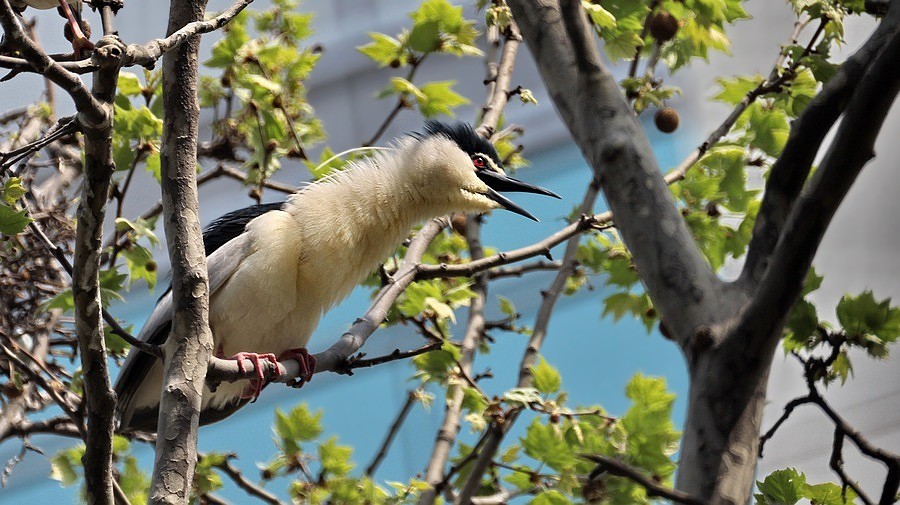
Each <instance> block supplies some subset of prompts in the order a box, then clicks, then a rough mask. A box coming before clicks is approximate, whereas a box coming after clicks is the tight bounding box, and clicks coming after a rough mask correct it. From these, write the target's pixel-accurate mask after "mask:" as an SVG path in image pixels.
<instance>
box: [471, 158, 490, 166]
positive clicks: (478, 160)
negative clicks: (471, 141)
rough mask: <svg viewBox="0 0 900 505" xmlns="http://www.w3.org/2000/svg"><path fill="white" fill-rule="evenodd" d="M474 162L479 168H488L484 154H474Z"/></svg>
mask: <svg viewBox="0 0 900 505" xmlns="http://www.w3.org/2000/svg"><path fill="white" fill-rule="evenodd" d="M472 164H473V165H475V168H478V169H484V168H487V162H486V161H485V160H484V156H472Z"/></svg>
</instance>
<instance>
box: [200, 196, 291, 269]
mask: <svg viewBox="0 0 900 505" xmlns="http://www.w3.org/2000/svg"><path fill="white" fill-rule="evenodd" d="M282 206H284V202H275V203H262V204H258V205H251V206H250V207H244V208H243V209H238V210H235V211H232V212H229V213H228V214H225V215H224V216H222V217H220V218H218V219H216V220H215V221H213V222H212V223H209V225H208V226H207V227H206V229H205V230H203V248H204V249H205V250H206V255H207V256H209V255H210V254H212V253H213V251H215V250H216V249H218V248H220V247H222V246H223V245H225V244H226V243H227V242H228V241H229V240H231V239H233V238H234V237H237V236H238V235H240V234H241V233H244V228H246V227H247V223H249V222H250V221H252V220H253V219H255V218H257V217H259V216H261V215H263V214H265V213H266V212H270V211H273V210H280V209H281V207H282Z"/></svg>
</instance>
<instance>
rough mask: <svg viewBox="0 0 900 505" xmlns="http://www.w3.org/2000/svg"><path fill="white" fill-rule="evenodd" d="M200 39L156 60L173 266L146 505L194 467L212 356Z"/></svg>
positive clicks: (184, 494) (193, 13)
mask: <svg viewBox="0 0 900 505" xmlns="http://www.w3.org/2000/svg"><path fill="white" fill-rule="evenodd" d="M205 8H206V1H205V0H181V1H173V2H172V3H171V6H170V9H169V26H168V33H170V34H174V33H177V31H178V30H180V29H182V28H183V27H184V26H186V25H188V24H189V23H194V22H199V21H202V20H203V16H204V12H205ZM199 47H200V37H199V35H193V36H191V37H190V38H188V39H186V40H185V42H184V43H183V44H181V45H179V46H177V48H176V49H175V50H173V51H170V52H168V53H165V56H164V57H163V77H162V86H163V107H164V109H165V111H166V114H165V122H164V124H163V136H162V147H161V149H160V161H161V171H162V184H161V186H162V195H163V197H162V199H163V216H164V223H165V230H166V237H167V242H168V247H169V257H170V259H171V263H172V272H173V273H172V297H173V300H174V301H175V302H174V305H175V307H176V309H175V314H174V317H173V320H172V333H171V335H170V337H169V339H168V340H167V341H166V344H165V352H164V355H165V358H166V359H165V360H164V364H163V368H164V372H163V391H162V399H161V402H160V409H159V411H160V416H159V424H158V425H157V431H156V432H157V433H159V434H164V435H165V436H160V437H159V438H158V439H157V442H156V461H155V464H154V469H153V478H152V481H151V484H150V501H151V503H155V504H157V503H169V504H183V503H187V501H188V498H189V497H190V493H191V487H192V482H193V476H194V467H195V465H196V463H197V428H198V424H199V420H200V403H201V400H202V395H203V388H204V384H205V379H206V369H207V363H208V362H209V357H210V356H211V355H212V350H213V349H212V347H213V342H212V333H211V332H210V329H209V323H208V317H209V280H208V277H207V272H206V254H205V253H204V249H203V239H202V234H201V231H200V222H199V218H198V217H199V210H198V199H197V181H196V175H195V167H196V164H197V133H198V116H199V105H198V103H197V80H198V56H197V52H198V49H199Z"/></svg>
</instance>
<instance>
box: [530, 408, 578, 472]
mask: <svg viewBox="0 0 900 505" xmlns="http://www.w3.org/2000/svg"><path fill="white" fill-rule="evenodd" d="M519 442H520V443H521V444H522V448H523V449H524V450H525V454H527V455H528V456H529V457H531V458H534V459H536V460H538V461H540V462H542V463H544V464H546V465H547V466H549V467H550V468H552V469H554V470H556V471H563V470H566V469H570V468H572V467H574V466H575V463H576V459H575V452H574V449H573V447H570V446H569V444H568V443H567V442H566V440H565V439H564V438H563V437H562V436H561V435H560V434H559V433H557V431H556V430H554V429H553V428H552V427H551V426H548V425H545V424H542V423H541V421H540V418H535V419H534V420H533V421H532V422H531V425H530V426H528V429H527V430H526V431H525V436H524V437H520V438H519Z"/></svg>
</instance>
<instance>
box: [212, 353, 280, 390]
mask: <svg viewBox="0 0 900 505" xmlns="http://www.w3.org/2000/svg"><path fill="white" fill-rule="evenodd" d="M221 354H222V347H221V346H219V348H218V349H217V350H216V356H217V357H220V358H223V356H221ZM223 359H233V360H235V361H237V366H238V370H240V371H241V373H243V372H244V360H247V361H249V362H250V363H253V369H254V371H255V372H256V378H255V379H250V385H249V386H247V387H246V388H244V391H242V392H241V398H242V399H246V398H252V399H253V401H254V402H255V401H256V399H257V398H259V394H260V393H261V392H262V390H263V388H264V387H266V384H267V383H268V381H266V375H265V374H264V373H263V369H262V361H267V362H269V363H271V364H272V365H273V366H274V367H275V371H276V372H277V371H278V360H276V359H275V355H274V354H272V353H264V354H257V353H255V352H239V353H237V354H235V355H234V356H231V357H230V358H223Z"/></svg>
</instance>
